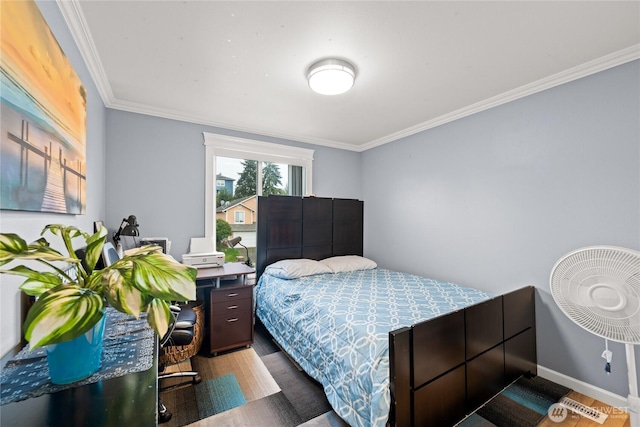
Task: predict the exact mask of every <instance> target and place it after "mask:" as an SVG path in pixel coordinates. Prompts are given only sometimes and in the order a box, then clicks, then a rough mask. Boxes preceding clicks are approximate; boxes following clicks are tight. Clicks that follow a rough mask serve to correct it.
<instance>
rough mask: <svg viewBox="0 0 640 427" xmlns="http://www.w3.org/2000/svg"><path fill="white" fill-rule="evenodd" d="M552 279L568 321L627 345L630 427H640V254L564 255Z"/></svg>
mask: <svg viewBox="0 0 640 427" xmlns="http://www.w3.org/2000/svg"><path fill="white" fill-rule="evenodd" d="M550 282H551V294H552V295H553V299H554V300H555V302H556V304H558V306H559V307H560V309H561V310H562V311H563V312H564V314H566V315H567V317H569V319H571V320H573V321H574V322H575V323H577V324H578V325H579V326H581V327H582V328H584V329H586V330H587V331H589V332H591V333H592V334H595V335H597V336H599V337H602V338H604V339H606V340H611V341H617V342H621V343H624V344H625V350H626V354H627V369H628V375H629V396H628V405H629V415H630V417H631V427H640V398H639V397H638V376H637V374H636V361H635V354H634V348H633V346H634V344H640V252H637V251H633V250H631V249H625V248H619V247H614V246H590V247H586V248H581V249H577V250H575V251H573V252H570V253H568V254H566V255H565V256H563V257H562V258H560V260H559V261H558V262H557V263H556V265H555V266H554V267H553V270H551V280H550ZM607 350H608V349H607ZM605 353H607V351H605ZM605 353H603V357H605ZM608 361H610V359H609V360H608Z"/></svg>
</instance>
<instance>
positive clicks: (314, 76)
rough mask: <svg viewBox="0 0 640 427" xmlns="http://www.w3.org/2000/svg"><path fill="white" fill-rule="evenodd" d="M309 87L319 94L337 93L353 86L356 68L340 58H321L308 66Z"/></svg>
mask: <svg viewBox="0 0 640 427" xmlns="http://www.w3.org/2000/svg"><path fill="white" fill-rule="evenodd" d="M307 79H309V87H310V88H311V89H312V90H313V91H314V92H317V93H319V94H321V95H339V94H341V93H345V92H346V91H348V90H349V89H351V87H352V86H353V82H354V81H355V79H356V70H355V68H354V67H353V65H351V64H349V63H348V62H347V61H343V60H341V59H323V60H322V61H318V62H316V63H315V64H313V65H312V66H311V67H309V72H308V73H307Z"/></svg>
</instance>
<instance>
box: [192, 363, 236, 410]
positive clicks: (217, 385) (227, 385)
mask: <svg viewBox="0 0 640 427" xmlns="http://www.w3.org/2000/svg"><path fill="white" fill-rule="evenodd" d="M193 388H194V390H195V392H196V402H197V405H198V417H199V418H200V419H202V418H207V417H210V416H212V415H215V414H219V413H220V412H224V411H228V410H229V409H233V408H235V407H238V406H242V405H244V404H245V403H247V401H246V399H245V398H244V394H242V390H241V389H240V385H239V384H238V380H237V379H236V376H235V375H233V374H228V375H223V376H221V377H218V378H213V379H210V380H207V381H203V382H201V383H200V384H196V385H194V386H193Z"/></svg>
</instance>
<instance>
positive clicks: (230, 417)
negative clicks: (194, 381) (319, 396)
mask: <svg viewBox="0 0 640 427" xmlns="http://www.w3.org/2000/svg"><path fill="white" fill-rule="evenodd" d="M303 422H304V420H303V419H302V418H300V415H298V413H297V412H296V410H295V409H294V408H293V406H292V405H291V403H290V402H289V400H287V398H286V397H285V396H284V394H282V392H280V393H275V394H272V395H270V396H267V397H264V398H262V399H258V400H254V401H251V402H249V403H247V404H246V405H242V406H239V407H237V408H234V409H231V410H229V411H225V412H221V413H219V414H218V415H215V416H213V417H210V418H207V419H206V420H203V421H202V422H201V423H202V424H199V425H202V426H205V425H206V426H209V425H211V426H225V427H254V426H255V427H266V426H274V427H275V426H277V427H295V426H298V425H300V424H302V423H303Z"/></svg>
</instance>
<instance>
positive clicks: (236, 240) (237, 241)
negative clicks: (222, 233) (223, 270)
mask: <svg viewBox="0 0 640 427" xmlns="http://www.w3.org/2000/svg"><path fill="white" fill-rule="evenodd" d="M241 240H242V237H240V236H238V237H234V238H233V239H231V240H227V245H229V247H230V248H233V247H234V246H235V245H240V246H242V247H243V248H244V249H245V250H246V251H247V260H246V261H245V262H244V263H245V265H248V266H249V267H251V258H249V249H248V248H247V247H246V246H245V245H243V244H242V243H240V241H241Z"/></svg>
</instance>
